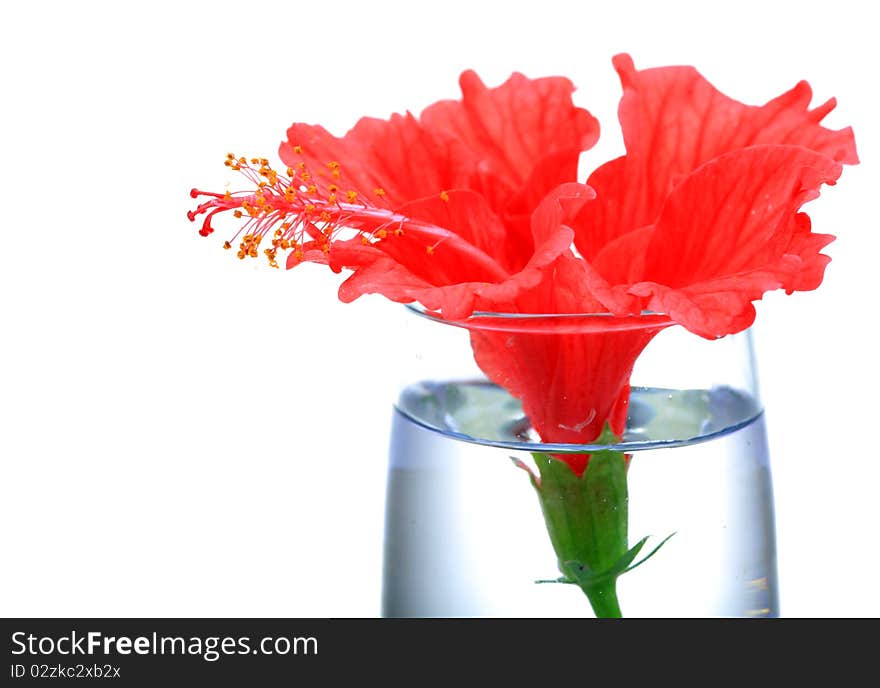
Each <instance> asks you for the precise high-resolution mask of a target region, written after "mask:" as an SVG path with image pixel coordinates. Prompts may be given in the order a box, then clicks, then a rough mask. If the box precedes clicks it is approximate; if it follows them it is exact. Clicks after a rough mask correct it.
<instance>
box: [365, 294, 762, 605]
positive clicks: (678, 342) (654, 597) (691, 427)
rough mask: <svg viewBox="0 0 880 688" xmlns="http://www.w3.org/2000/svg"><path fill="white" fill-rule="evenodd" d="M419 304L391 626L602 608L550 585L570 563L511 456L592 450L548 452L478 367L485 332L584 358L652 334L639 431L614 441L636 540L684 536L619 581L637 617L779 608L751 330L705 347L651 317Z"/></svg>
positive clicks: (638, 408)
mask: <svg viewBox="0 0 880 688" xmlns="http://www.w3.org/2000/svg"><path fill="white" fill-rule="evenodd" d="M407 309H408V311H409V313H408V315H407V318H406V322H405V326H404V329H405V331H406V336H405V337H404V340H403V345H404V346H403V353H402V354H401V358H400V370H401V374H402V376H403V380H402V383H401V389H400V394H399V396H398V398H397V402H396V404H395V407H394V411H393V417H392V429H391V449H390V457H389V469H388V471H389V472H388V490H387V498H386V499H387V502H386V522H385V543H384V557H383V591H382V595H383V601H382V602H383V607H382V608H383V615H384V616H391V617H438V616H439V617H452V616H502V617H569V616H573V617H590V616H592V615H593V613H592V611H591V608H590V605H589V603H588V601H587V599H586V597H585V596H584V594H583V593H582V592H581V590H580V589H579V588H578V587H577V586H575V585H566V584H559V583H539V582H538V581H547V580H552V579H556V578H557V577H558V576H559V571H558V570H557V563H556V554H555V553H554V551H553V548H552V546H551V542H550V539H549V536H548V533H547V530H546V527H545V525H544V519H543V517H542V513H541V508H540V506H539V501H538V499H537V497H536V494H535V492H534V490H533V488H532V486H531V484H530V482H529V479H528V475H527V474H526V473H525V472H524V471H522V470H519V469H518V468H517V467H516V466H515V465H514V463H513V462H512V461H511V458H516V459H518V460H520V461H522V462H525V463H526V464H528V463H529V461H530V459H531V453H532V452H536V451H538V452H546V453H570V452H585V453H589V452H588V450H589V449H590V448H591V447H590V445H583V446H581V445H571V444H552V445H547V444H542V443H541V440H540V438H539V437H538V436H537V435H536V433H535V432H534V429H533V428H531V427H530V422H529V420H528V419H527V418H526V417H525V416H524V414H523V409H522V404H521V403H520V401H519V400H517V399H515V398H514V397H512V396H511V395H510V394H508V393H507V392H506V391H505V390H504V389H502V388H500V387H498V386H496V385H494V384H492V383H491V382H490V381H489V380H488V379H487V378H486V376H485V375H484V374H483V373H482V372H481V370H480V369H479V367H478V366H477V364H476V362H475V360H474V357H473V354H472V350H471V338H472V337H473V336H475V335H476V336H482V335H484V334H485V333H487V332H488V333H493V336H496V337H502V339H499V340H498V341H502V342H504V341H508V342H513V341H514V340H513V339H512V338H513V337H517V338H520V339H519V340H518V341H524V340H522V339H521V338H524V337H525V338H536V339H535V341H537V342H543V341H549V340H542V339H540V338H542V337H560V336H567V337H569V338H570V340H569V341H575V340H576V341H578V342H582V343H583V345H584V346H585V347H592V346H593V342H594V341H598V338H599V337H604V338H606V339H605V341H606V342H607V341H609V340H608V339H607V337H608V336H609V334H608V333H609V332H615V333H618V335H615V336H620V337H623V338H626V337H629V336H633V337H638V336H641V335H640V334H639V333H640V332H641V333H644V332H648V337H647V338H648V339H650V342H649V343H648V344H647V346H646V348H645V349H644V351H643V352H642V353H641V355H639V356H638V358H637V359H636V362H635V367H634V368H633V370H632V377H631V385H632V389H631V397H630V404H629V408H628V415H627V419H626V430H625V433H624V435H623V438H622V441H621V442H620V444H618V445H614V447H613V448H614V449H615V450H616V451H622V452H626V453H627V454H628V455H629V456H630V457H631V458H630V460H629V468H628V474H627V482H628V489H629V499H628V509H629V540H630V542H629V544H630V546H631V545H632V544H634V543H635V542H636V541H637V540H639V539H641V538H642V537H644V536H651V538H650V540H649V541H648V543H647V545H646V546H645V550H644V551H645V553H647V552H648V551H650V549H651V548H652V545H653V546H655V545H656V544H659V543H660V541H662V540H663V538H665V537H667V536H669V535H672V537H671V538H670V539H669V540H668V541H667V542H666V543H665V544H664V545H663V547H662V548H661V549H660V550H659V551H658V552H657V553H656V554H655V555H654V556H653V557H652V558H651V559H650V560H648V561H646V562H645V563H644V564H643V565H641V566H639V567H638V568H636V569H634V570H632V571H630V572H628V573H626V574H624V575H622V576H621V577H620V578H619V580H618V587H617V589H618V597H619V600H620V606H621V609H622V612H623V615H624V616H627V617H655V616H660V617H703V616H775V615H777V614H778V595H777V581H776V560H775V530H774V516H773V491H772V485H771V478H770V466H769V460H768V452H767V439H766V431H765V424H764V414H763V408H762V405H761V402H760V399H759V395H758V383H757V377H756V371H755V361H754V354H753V349H752V339H751V336H750V332H749V331H746V332H742V333H740V334H737V335H731V336H728V337H724V338H723V339H719V340H717V341H709V340H705V339H702V338H700V337H697V336H696V335H693V334H691V333H689V332H687V331H685V330H684V329H682V328H681V327H679V326H677V325H673V324H672V323H671V322H670V321H668V320H667V319H665V318H664V317H663V316H657V315H651V314H646V315H644V316H639V317H631V318H614V317H613V316H608V315H564V316H559V315H551V316H528V317H521V316H507V315H501V314H485V315H483V316H480V317H473V318H471V319H469V320H468V321H464V322H456V323H451V322H448V321H444V320H441V319H439V318H437V317H435V316H433V315H431V314H429V313H426V312H424V311H421V310H419V309H418V308H415V307H407ZM508 336H509V337H511V338H510V339H507V340H504V339H503V337H508ZM572 337H574V339H571V338H572ZM525 341H531V340H525ZM617 341H618V340H614V342H615V345H616V342H617ZM620 341H623V340H620ZM584 350H585V351H588V350H589V348H587V349H584ZM520 364H522V361H520ZM584 384H589V383H588V381H585V382H584ZM602 448H603V449H605V448H607V446H603V447H602ZM592 449H593V450H596V449H597V447H596V446H595V445H594V446H593V447H592Z"/></svg>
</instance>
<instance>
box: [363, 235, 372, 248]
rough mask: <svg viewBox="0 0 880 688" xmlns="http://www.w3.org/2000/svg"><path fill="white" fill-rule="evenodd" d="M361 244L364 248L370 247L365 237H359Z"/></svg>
mask: <svg viewBox="0 0 880 688" xmlns="http://www.w3.org/2000/svg"><path fill="white" fill-rule="evenodd" d="M361 243H362V244H363V245H364V246H369V245H370V240H369V239H367V237H365V236H361Z"/></svg>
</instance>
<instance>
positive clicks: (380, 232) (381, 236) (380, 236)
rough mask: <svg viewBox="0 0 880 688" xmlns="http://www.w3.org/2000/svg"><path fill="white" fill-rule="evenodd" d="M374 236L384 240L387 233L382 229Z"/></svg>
mask: <svg viewBox="0 0 880 688" xmlns="http://www.w3.org/2000/svg"><path fill="white" fill-rule="evenodd" d="M376 236H377V237H379V238H380V239H384V238H385V237H387V236H388V232H386V231H385V230H384V229H380V230H379V231H378V232H376Z"/></svg>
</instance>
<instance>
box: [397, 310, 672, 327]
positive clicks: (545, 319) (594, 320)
mask: <svg viewBox="0 0 880 688" xmlns="http://www.w3.org/2000/svg"><path fill="white" fill-rule="evenodd" d="M403 305H404V307H405V308H406V309H407V310H408V311H409V312H411V313H413V314H415V315H418V316H419V317H421V318H425V319H426V320H429V321H431V322H436V323H439V324H441V325H452V326H453V327H459V328H462V329H465V330H491V331H501V332H523V331H525V332H552V333H556V334H563V333H590V332H609V331H626V330H645V329H662V328H665V327H669V326H670V325H676V324H677V323H676V322H675V321H674V320H673V319H672V317H671V316H669V315H667V314H666V313H658V312H656V311H642V312H641V313H639V314H635V315H616V314H614V313H609V312H604V313H509V312H494V311H474V312H473V313H472V314H471V315H469V316H468V317H466V318H461V319H458V320H454V319H448V318H444V317H442V316H441V315H440V314H439V313H438V312H436V311H432V310H430V309H428V308H425V307H424V306H422V305H421V304H418V303H406V304H403Z"/></svg>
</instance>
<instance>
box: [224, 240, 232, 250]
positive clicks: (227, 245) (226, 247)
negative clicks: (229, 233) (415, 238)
mask: <svg viewBox="0 0 880 688" xmlns="http://www.w3.org/2000/svg"><path fill="white" fill-rule="evenodd" d="M223 248H225V249H227V250H228V249H230V248H232V244H230V243H229V242H228V241H224V242H223Z"/></svg>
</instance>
